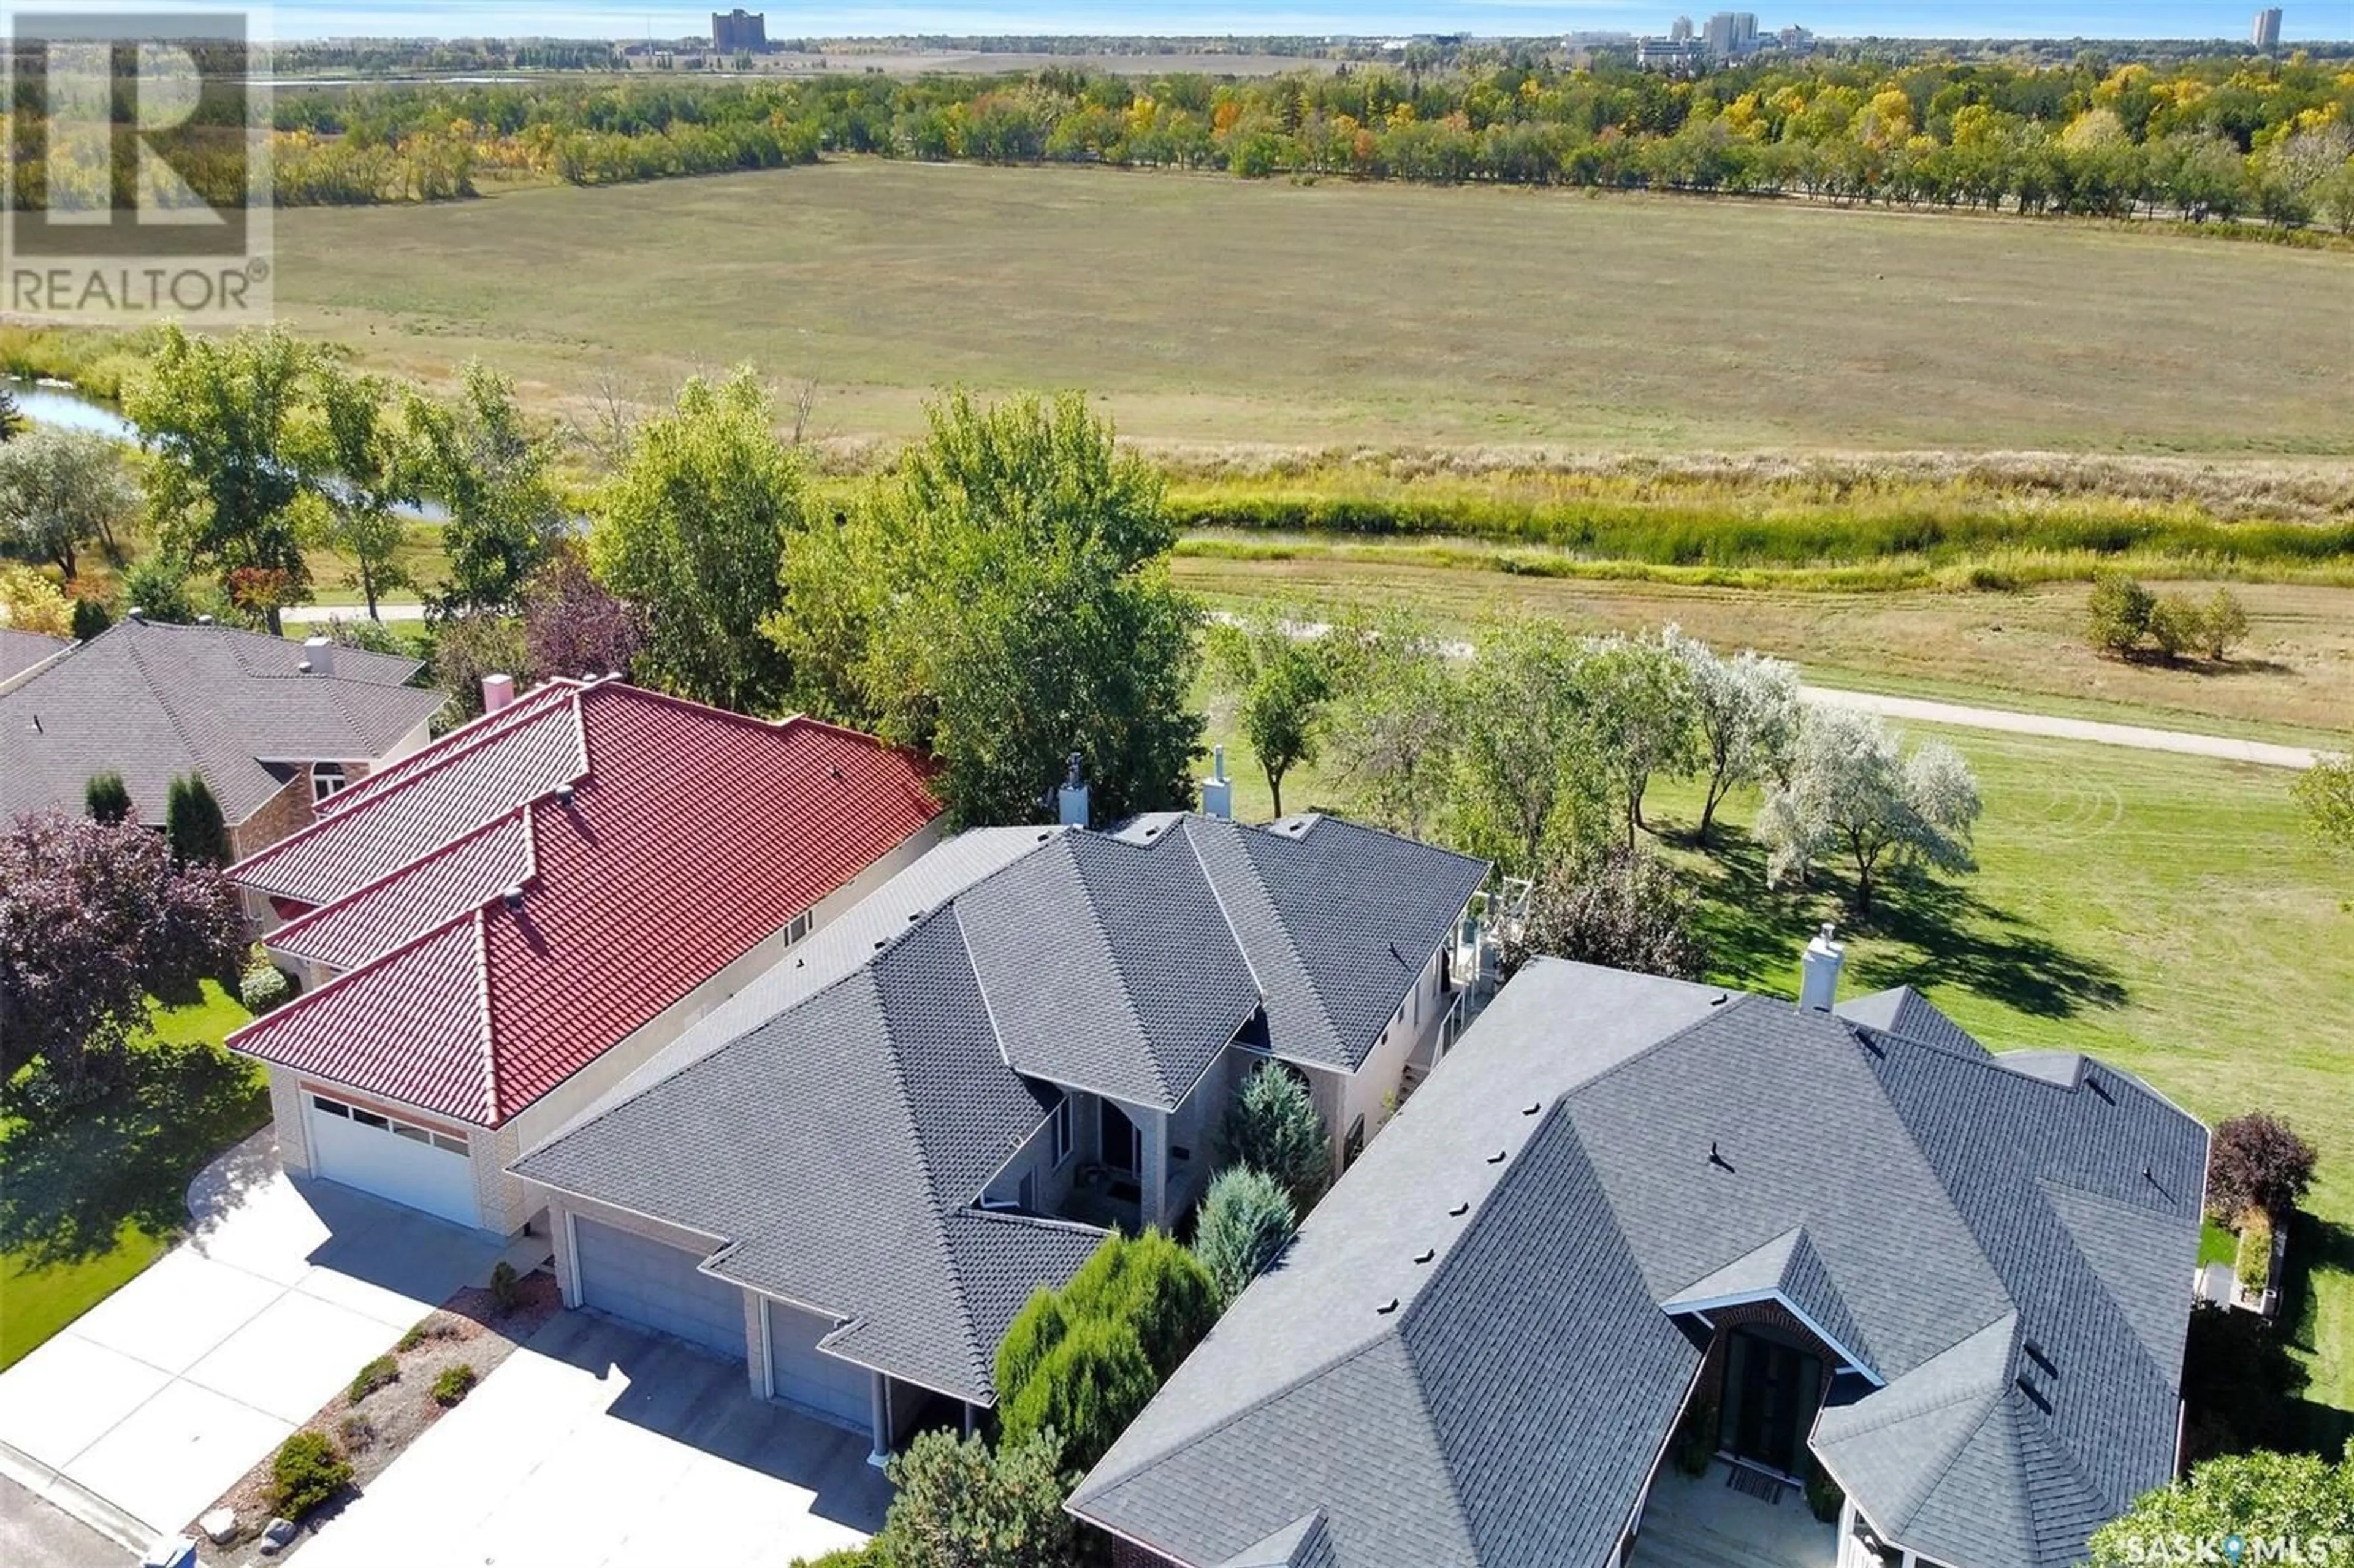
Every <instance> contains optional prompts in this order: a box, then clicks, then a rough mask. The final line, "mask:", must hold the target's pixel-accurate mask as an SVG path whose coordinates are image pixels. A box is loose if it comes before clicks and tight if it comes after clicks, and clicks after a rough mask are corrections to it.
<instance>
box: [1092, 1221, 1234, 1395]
mask: <svg viewBox="0 0 2354 1568" xmlns="http://www.w3.org/2000/svg"><path fill="white" fill-rule="evenodd" d="M1063 1306H1064V1308H1065V1309H1066V1310H1067V1311H1068V1312H1069V1313H1070V1316H1071V1324H1072V1327H1073V1328H1074V1329H1076V1327H1077V1325H1078V1324H1079V1323H1080V1322H1082V1321H1084V1320H1086V1319H1104V1320H1108V1321H1117V1322H1123V1323H1126V1324H1127V1325H1128V1326H1129V1328H1130V1329H1131V1330H1134V1331H1135V1334H1136V1342H1137V1343H1138V1344H1139V1345H1140V1346H1141V1347H1142V1348H1143V1351H1144V1354H1145V1359H1146V1360H1148V1361H1150V1362H1151V1363H1152V1370H1153V1372H1154V1373H1155V1374H1156V1375H1158V1376H1161V1377H1164V1378H1165V1377H1167V1376H1168V1375H1169V1374H1170V1373H1171V1372H1175V1371H1176V1370H1177V1363H1178V1362H1179V1361H1183V1360H1184V1359H1185V1358H1186V1356H1187V1355H1189V1354H1190V1353H1192V1351H1193V1347H1194V1346H1195V1345H1197V1344H1199V1343H1200V1342H1201V1340H1202V1336H1203V1335H1204V1334H1206V1333H1208V1332H1209V1331H1210V1327H1211V1325H1212V1324H1214V1323H1215V1322H1216V1321H1217V1320H1218V1296H1217V1287H1216V1286H1215V1285H1214V1284H1213V1283H1212V1282H1211V1279H1210V1271H1209V1270H1208V1269H1206V1268H1204V1267H1203V1266H1202V1265H1201V1261H1200V1260H1199V1259H1197V1258H1196V1257H1194V1255H1193V1254H1192V1253H1190V1252H1188V1251H1186V1250H1185V1249H1184V1248H1183V1247H1182V1246H1180V1245H1177V1243H1176V1242H1175V1241H1174V1240H1173V1239H1172V1238H1171V1237H1169V1236H1166V1235H1163V1234H1161V1232H1159V1231H1147V1232H1145V1233H1144V1234H1142V1235H1140V1236H1120V1235H1114V1236H1110V1237H1108V1238H1107V1239H1106V1240H1105V1242H1104V1245H1101V1246H1099V1247H1097V1249H1096V1251H1095V1255H1093V1256H1091V1257H1089V1258H1088V1259H1087V1262H1086V1263H1084V1264H1082V1265H1081V1266H1080V1267H1079V1271H1078V1273H1076V1274H1075V1275H1073V1276H1072V1277H1071V1283H1070V1284H1069V1285H1067V1286H1066V1287H1064V1288H1063Z"/></svg>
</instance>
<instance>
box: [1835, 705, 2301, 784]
mask: <svg viewBox="0 0 2354 1568" xmlns="http://www.w3.org/2000/svg"><path fill="white" fill-rule="evenodd" d="M1799 694H1800V695H1802V696H1804V697H1805V698H1806V699H1807V701H1808V702H1810V703H1819V704H1821V705H1823V706H1825V707H1838V708H1853V709H1857V710H1859V711H1861V712H1863V713H1872V714H1880V715H1883V716H1885V717H1888V718H1896V719H1911V720H1913V721H1914V722H1915V723H1917V724H1950V725H1959V726H1962V727H1964V728H1966V729H1992V730H2002V731H2005V732H2007V733H2009V734H2011V735H2048V736H2052V737H2053V738H2055V739H2059V740H2089V741H2092V742H2094V743H2095V744H2096V745H2100V746H2126V747H2135V748H2136V749H2137V750H2141V751H2175V752H2180V753H2181V754H2183V755H2184V756H2186V757H2215V758H2222V759H2223V760H2224V761H2226V762H2253V763H2258V764H2261V765H2262V766H2264V767H2266V768H2310V767H2312V766H2313V758H2314V753H2313V752H2312V751H2311V750H2310V749H2309V748H2307V747H2302V746H2275V745H2274V744H2272V743H2271V742H2270V741H2263V740H2240V739H2237V738H2235V737H2233V736H2225V735H2199V734H2196V733H2194V732H2192V731H2189V730H2179V729H2150V728H2147V727H2145V726H2141V725H2137V724H2107V723H2104V722H2102V721H2101V720H2098V719H2080V718H2060V717H2057V716H2055V715H2052V714H2023V713H2018V712H2015V711H2013V710H2011V709H2009V708H1974V707H1966V706H1964V705H1962V704H1960V703H1937V702H1930V701H1928V700H1926V699H1925V698H1921V697H1892V696H1886V695H1883V694H1881V693H1878V692H1848V691H1840V690H1837V689H1835V688H1832V687H1829V686H1802V687H1800V688H1799Z"/></svg>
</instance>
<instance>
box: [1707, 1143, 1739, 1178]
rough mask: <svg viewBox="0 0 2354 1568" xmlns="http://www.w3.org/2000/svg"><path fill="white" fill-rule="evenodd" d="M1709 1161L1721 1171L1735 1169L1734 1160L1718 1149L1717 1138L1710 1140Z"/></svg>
mask: <svg viewBox="0 0 2354 1568" xmlns="http://www.w3.org/2000/svg"><path fill="white" fill-rule="evenodd" d="M1708 1162H1709V1163H1710V1164H1711V1165H1713V1166H1715V1167H1717V1168H1718V1169H1719V1170H1721V1171H1728V1172H1730V1171H1732V1170H1733V1161H1732V1160H1727V1159H1726V1158H1725V1157H1724V1156H1723V1155H1722V1154H1719V1153H1718V1152H1717V1151H1716V1140H1715V1139H1710V1140H1709V1145H1708Z"/></svg>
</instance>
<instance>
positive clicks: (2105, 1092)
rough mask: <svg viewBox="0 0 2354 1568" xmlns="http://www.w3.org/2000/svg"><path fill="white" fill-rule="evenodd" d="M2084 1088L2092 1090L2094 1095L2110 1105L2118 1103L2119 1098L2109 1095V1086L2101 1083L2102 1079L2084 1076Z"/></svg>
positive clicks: (2089, 1075)
mask: <svg viewBox="0 0 2354 1568" xmlns="http://www.w3.org/2000/svg"><path fill="white" fill-rule="evenodd" d="M2084 1086H2085V1087H2086V1088H2088V1089H2090V1090H2092V1091H2093V1092H2094V1094H2096V1095H2098V1096H2100V1097H2101V1098H2102V1099H2104V1100H2105V1101H2107V1102H2108V1103H2109V1104H2110V1105H2115V1104H2116V1103H2117V1097H2115V1095H2113V1094H2111V1093H2109V1086H2107V1085H2106V1084H2105V1083H2103V1082H2101V1080H2100V1079H2098V1078H2096V1077H2094V1076H2093V1075H2092V1074H2090V1073H2087V1074H2085V1075H2084Z"/></svg>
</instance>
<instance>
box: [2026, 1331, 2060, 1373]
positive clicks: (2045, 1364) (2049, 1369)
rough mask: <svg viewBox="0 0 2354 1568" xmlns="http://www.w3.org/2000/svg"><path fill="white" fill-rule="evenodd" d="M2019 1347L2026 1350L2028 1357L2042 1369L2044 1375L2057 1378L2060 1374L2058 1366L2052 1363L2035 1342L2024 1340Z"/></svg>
mask: <svg viewBox="0 0 2354 1568" xmlns="http://www.w3.org/2000/svg"><path fill="white" fill-rule="evenodd" d="M2020 1349H2022V1350H2024V1351H2026V1352H2027V1354H2028V1356H2029V1358H2030V1359H2031V1360H2032V1361H2034V1362H2035V1364H2036V1365H2037V1366H2040V1367H2041V1368H2042V1369H2043V1375H2044V1376H2046V1377H2050V1378H2057V1377H2058V1376H2059V1375H2060V1369H2059V1367H2058V1366H2057V1365H2055V1364H2054V1363H2053V1361H2052V1358H2051V1357H2050V1356H2047V1355H2045V1354H2044V1353H2043V1347H2042V1346H2041V1345H2039V1344H2037V1343H2036V1342H2035V1341H2034V1340H2026V1341H2024V1342H2023V1343H2022V1344H2021V1346H2020Z"/></svg>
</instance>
